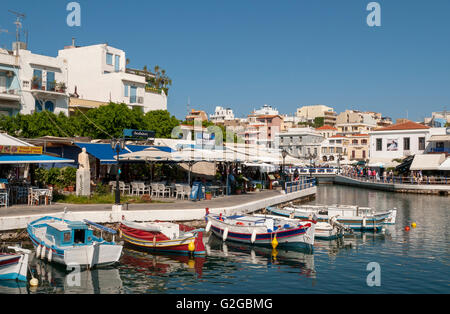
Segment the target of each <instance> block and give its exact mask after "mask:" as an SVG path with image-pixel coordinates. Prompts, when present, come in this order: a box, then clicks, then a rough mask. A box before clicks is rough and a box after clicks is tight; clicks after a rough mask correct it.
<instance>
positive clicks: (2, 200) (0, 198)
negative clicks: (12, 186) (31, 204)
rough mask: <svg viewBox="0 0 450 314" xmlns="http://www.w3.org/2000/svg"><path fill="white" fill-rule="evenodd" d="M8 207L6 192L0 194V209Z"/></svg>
mask: <svg viewBox="0 0 450 314" xmlns="http://www.w3.org/2000/svg"><path fill="white" fill-rule="evenodd" d="M2 206H5V207H8V192H0V207H2Z"/></svg>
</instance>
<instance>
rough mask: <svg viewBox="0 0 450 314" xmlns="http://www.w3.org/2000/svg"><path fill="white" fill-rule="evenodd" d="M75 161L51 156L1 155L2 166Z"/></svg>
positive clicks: (0, 162)
mask: <svg viewBox="0 0 450 314" xmlns="http://www.w3.org/2000/svg"><path fill="white" fill-rule="evenodd" d="M73 162H74V160H71V159H63V158H59V157H53V156H49V155H0V164H53V163H73Z"/></svg>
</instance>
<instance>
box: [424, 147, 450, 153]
mask: <svg viewBox="0 0 450 314" xmlns="http://www.w3.org/2000/svg"><path fill="white" fill-rule="evenodd" d="M428 153H429V154H439V153H440V154H442V153H446V154H450V148H449V147H435V148H431V149H430V151H429V152H428Z"/></svg>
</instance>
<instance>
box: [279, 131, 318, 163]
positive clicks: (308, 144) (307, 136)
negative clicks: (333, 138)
mask: <svg viewBox="0 0 450 314" xmlns="http://www.w3.org/2000/svg"><path fill="white" fill-rule="evenodd" d="M277 138H278V140H277V142H278V147H279V148H280V149H281V150H285V151H287V152H288V153H289V154H290V155H291V156H293V157H296V158H304V159H313V160H316V159H318V158H319V157H320V148H321V143H322V142H323V140H324V137H323V136H322V135H320V134H319V133H317V132H316V131H315V130H314V129H312V128H292V129H289V131H287V132H283V133H278V134H277Z"/></svg>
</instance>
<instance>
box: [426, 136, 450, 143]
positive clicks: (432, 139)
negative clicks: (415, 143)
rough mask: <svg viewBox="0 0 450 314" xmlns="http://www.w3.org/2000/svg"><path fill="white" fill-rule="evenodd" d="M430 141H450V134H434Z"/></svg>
mask: <svg viewBox="0 0 450 314" xmlns="http://www.w3.org/2000/svg"><path fill="white" fill-rule="evenodd" d="M428 142H450V135H433V136H432V137H430V139H429V140H428Z"/></svg>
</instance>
